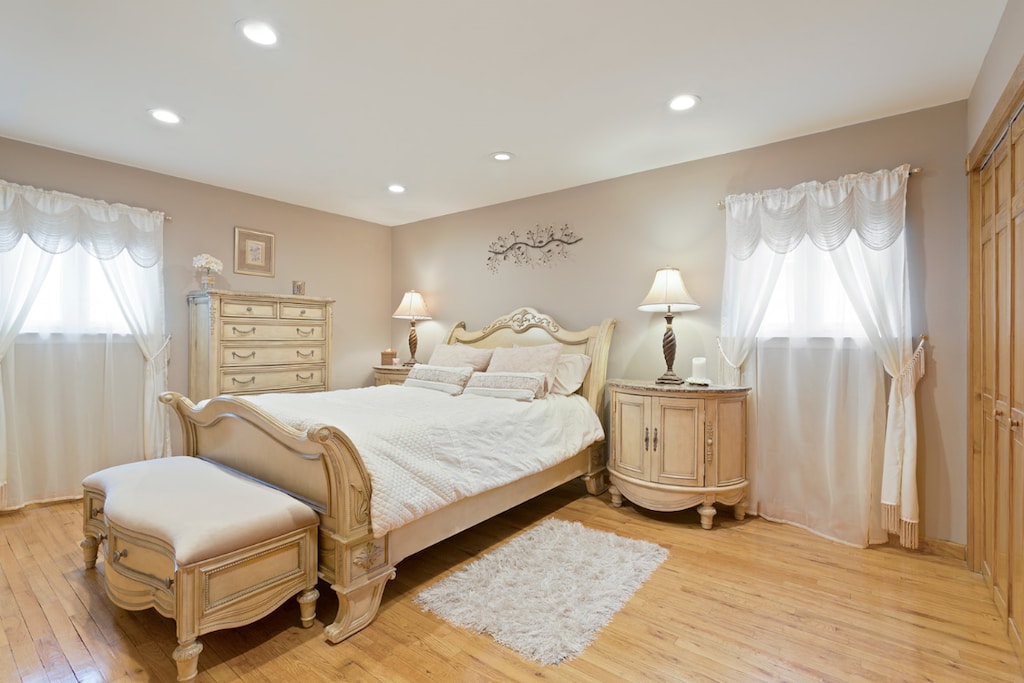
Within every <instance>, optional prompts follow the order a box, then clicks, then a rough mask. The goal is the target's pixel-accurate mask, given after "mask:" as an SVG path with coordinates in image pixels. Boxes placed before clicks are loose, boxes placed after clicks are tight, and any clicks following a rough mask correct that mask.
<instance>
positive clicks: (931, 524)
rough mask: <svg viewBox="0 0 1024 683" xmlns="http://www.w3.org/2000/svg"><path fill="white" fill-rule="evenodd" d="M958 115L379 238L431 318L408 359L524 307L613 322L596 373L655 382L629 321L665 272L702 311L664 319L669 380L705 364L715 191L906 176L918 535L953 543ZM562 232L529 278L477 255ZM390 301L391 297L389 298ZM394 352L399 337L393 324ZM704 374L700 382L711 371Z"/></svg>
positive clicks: (721, 161)
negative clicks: (695, 361)
mask: <svg viewBox="0 0 1024 683" xmlns="http://www.w3.org/2000/svg"><path fill="white" fill-rule="evenodd" d="M966 109H967V107H966V103H965V102H959V103H954V104H950V105H946V106H942V107H937V108H934V109H928V110H923V111H919V112H914V113H911V114H905V115H902V116H897V117H893V118H888V119H883V120H879V121H874V122H871V123H866V124H861V125H857V126H851V127H848V128H843V129H839V130H835V131H830V132H825V133H820V134H817V135H813V136H808V137H804V138H798V139H794V140H789V141H786V142H780V143H776V144H772V145H767V146H764V147H759V148H755V149H750V150H745V151H742V152H737V153H734V154H729V155H724V156H720V157H716V158H712V159H706V160H701V161H695V162H691V163H687V164H681V165H678V166H672V167H668V168H663V169H659V170H654V171H649V172H646V173H640V174H636V175H632V176H627V177H623V178H618V179H615V180H610V181H606V182H601V183H595V184H592V185H586V186H583V187H577V188H573V189H568V190H564V191H561V192H554V193H551V194H546V195H541V196H537V197H531V198H528V199H523V200H520V201H515V202H509V203H506V204H501V205H497V206H492V207H487V208H483V209H478V210H474V211H467V212H464V213H459V214H455V215H451V216H446V217H442V218H437V219H433V220H428V221H423V222H419V223H414V224H409V225H406V226H400V227H397V228H394V229H393V255H394V256H393V261H392V273H393V276H392V290H393V291H394V292H401V291H403V290H405V289H419V290H421V291H423V292H424V296H425V297H426V301H427V305H428V306H429V307H430V309H431V312H432V313H433V315H434V319H433V320H431V321H429V322H425V323H420V325H419V327H418V328H417V329H418V330H419V337H420V349H421V351H420V352H419V353H418V354H417V355H418V356H419V358H420V359H421V360H423V359H426V358H429V354H430V351H431V349H433V347H434V346H435V345H436V344H437V343H438V342H439V341H440V340H441V339H442V338H443V336H444V333H445V332H446V331H447V329H448V327H449V326H450V325H451V324H453V323H455V322H457V321H458V320H465V321H466V322H467V324H468V325H469V326H470V327H475V326H479V325H481V324H483V323H486V322H487V321H489V320H490V319H491V318H493V317H494V316H495V315H496V314H499V313H504V312H508V311H510V310H512V309H513V308H515V307H516V306H520V305H530V306H534V307H537V308H540V309H543V310H545V311H548V312H550V313H552V314H553V315H555V316H556V317H557V318H558V319H559V320H561V321H562V322H563V323H564V324H566V325H569V326H573V327H578V326H583V325H588V324H591V323H593V322H595V321H597V320H599V319H601V318H604V317H613V318H615V319H616V320H618V328H617V330H616V332H615V338H614V341H613V344H612V351H611V360H610V367H609V376H611V377H630V378H633V377H636V378H645V377H646V378H654V377H656V376H657V375H659V374H660V373H661V372H662V371H663V370H664V362H663V360H662V355H661V341H660V340H661V335H662V333H663V332H664V321H663V319H662V318H660V317H658V316H657V315H652V314H648V313H642V312H640V311H638V310H637V308H636V307H637V304H639V302H640V300H641V299H642V298H643V296H644V295H645V294H646V293H647V289H648V288H649V287H650V284H651V280H652V277H653V274H654V271H655V269H657V268H658V267H659V266H662V265H673V266H676V267H678V268H680V269H681V270H682V272H683V276H684V278H685V280H686V284H687V287H688V289H689V290H690V293H691V294H692V295H693V296H694V297H695V298H696V299H697V301H698V302H699V303H700V304H701V306H702V307H701V309H700V310H699V311H696V312H693V313H684V314H681V315H680V316H678V317H677V318H676V324H675V330H676V335H677V337H678V343H679V350H678V355H677V361H676V370H677V372H678V373H679V374H684V376H685V374H689V369H690V365H689V364H690V359H691V358H692V357H693V356H706V357H707V358H708V359H709V367H711V368H715V367H716V366H717V350H716V345H715V337H716V334H717V330H718V323H719V316H720V299H721V293H722V272H723V259H724V221H725V217H724V213H723V212H722V211H721V210H719V209H717V208H716V202H717V201H718V200H720V199H722V198H723V197H725V195H726V194H730V193H738V192H754V191H758V190H764V189H769V188H776V187H790V186H792V185H794V184H797V183H800V182H803V181H806V180H812V179H816V180H828V179H831V178H835V177H838V176H841V175H844V174H846V173H852V172H858V171H874V170H877V169H880V168H893V167H896V166H898V165H899V164H901V163H904V162H906V163H910V164H912V165H914V166H920V167H922V168H923V169H924V171H923V172H922V173H920V174H917V175H915V176H913V178H912V180H911V182H910V188H909V191H908V222H909V226H910V231H911V240H910V244H911V268H912V272H911V276H912V283H913V286H914V288H915V290H916V292H917V301H916V308H917V312H916V316H915V325H914V330H915V333H916V334H920V333H928V335H929V337H930V340H931V356H930V358H929V362H928V371H927V375H926V377H925V379H924V380H923V382H922V384H921V387H920V389H919V394H918V395H919V402H920V405H919V414H920V422H921V434H920V449H919V450H920V455H919V459H920V476H919V482H920V485H921V489H922V493H921V504H922V511H923V521H924V525H923V526H924V529H923V531H924V534H925V536H927V537H930V538H938V539H946V540H951V541H955V542H959V543H964V542H965V541H966V518H967V511H966V479H965V477H966V418H965V416H966V404H965V392H966V373H967V367H966V362H965V358H966V350H967V341H966V321H967V296H966V292H967V257H966V254H967V237H966V225H967V209H966V196H967V186H966V180H965V177H964V174H963V140H964V135H965V126H966ZM564 223H568V224H569V225H570V226H571V227H572V228H573V230H574V231H575V232H576V234H577V235H578V236H580V237H582V238H583V241H582V242H580V243H579V244H577V245H575V246H573V247H571V248H570V252H571V258H570V259H569V260H567V261H559V262H556V263H554V264H552V265H551V266H550V267H548V266H539V267H536V268H530V267H517V266H513V265H508V264H506V265H503V266H501V268H500V269H499V271H498V272H497V273H496V274H494V273H491V272H490V271H488V270H487V268H486V265H485V264H486V257H487V248H488V245H489V244H490V242H491V241H492V240H494V239H495V238H496V237H499V236H503V235H506V234H508V232H509V231H510V230H513V229H514V230H517V231H519V232H520V233H524V232H525V231H527V230H529V229H531V228H533V227H534V226H536V225H537V224H540V225H542V226H546V225H555V226H560V225H562V224H564ZM392 298H395V297H392ZM392 334H393V339H394V340H395V344H396V345H398V346H399V348H400V349H401V350H402V352H403V353H405V352H406V350H405V344H404V341H403V340H404V335H405V327H402V326H400V325H393V326H392ZM712 372H714V370H713V371H712Z"/></svg>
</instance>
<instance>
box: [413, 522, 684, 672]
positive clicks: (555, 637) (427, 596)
mask: <svg viewBox="0 0 1024 683" xmlns="http://www.w3.org/2000/svg"><path fill="white" fill-rule="evenodd" d="M666 557H668V551H667V550H665V549H664V548H662V547H661V546H658V545H655V544H654V543H648V542H647V541H638V540H636V539H632V538H623V537H622V536H617V535H615V534H612V533H608V532H605V531H595V530H594V529H588V528H587V527H585V526H583V525H582V524H580V523H579V522H565V521H562V520H558V519H548V520H545V521H544V522H542V523H541V524H539V525H538V526H536V527H534V528H533V529H530V530H529V531H527V532H526V533H524V534H522V535H520V536H517V537H516V538H514V539H512V540H511V541H509V542H508V543H506V544H505V545H503V546H501V547H500V548H498V549H497V550H494V551H492V552H490V553H488V554H487V555H485V556H483V557H481V558H480V559H479V560H476V561H475V562H473V563H472V564H470V565H468V566H467V567H465V568H464V569H461V570H460V571H458V572H456V573H455V574H452V575H451V576H449V577H447V578H445V579H444V580H442V581H440V582H439V583H436V584H434V585H433V586H431V587H430V588H427V589H426V590H424V591H423V592H421V593H420V594H419V595H417V596H416V598H415V602H416V603H417V604H418V605H420V606H421V607H423V608H424V609H426V610H429V611H431V612H433V613H435V614H437V615H438V616H440V617H441V618H443V619H445V620H447V621H448V622H450V623H452V624H454V625H456V626H459V627H461V628H466V629H470V630H472V631H475V632H477V633H487V634H489V635H491V636H492V637H493V638H494V640H496V641H497V642H499V643H501V644H502V645H505V646H507V647H510V648H512V649H513V650H515V651H516V652H518V653H520V654H521V655H523V656H524V657H526V658H528V659H532V660H534V661H537V662H540V663H541V664H557V663H558V662H560V661H562V660H564V659H571V658H572V657H575V656H576V655H578V654H579V653H581V652H582V651H583V650H584V649H585V648H586V647H587V646H588V645H589V644H590V643H591V642H592V641H593V640H594V638H595V637H596V636H597V633H598V631H600V630H601V628H602V627H603V626H604V625H605V624H607V623H608V622H609V621H611V619H612V617H613V616H614V615H615V613H616V612H618V611H619V610H620V609H621V608H622V606H623V605H625V604H626V601H628V600H629V598H630V597H631V596H632V595H633V593H634V592H636V590H637V589H638V588H639V587H640V586H641V585H642V584H643V583H644V581H646V580H647V579H648V577H650V575H651V574H652V573H653V572H654V570H655V569H657V568H658V565H660V564H661V563H662V562H663V561H664V560H665V558H666Z"/></svg>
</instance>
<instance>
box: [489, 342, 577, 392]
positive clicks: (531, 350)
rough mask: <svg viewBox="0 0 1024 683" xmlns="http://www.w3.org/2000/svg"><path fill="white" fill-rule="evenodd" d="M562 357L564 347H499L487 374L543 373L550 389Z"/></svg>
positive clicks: (548, 345) (558, 345) (556, 344)
mask: <svg viewBox="0 0 1024 683" xmlns="http://www.w3.org/2000/svg"><path fill="white" fill-rule="evenodd" d="M560 355H562V345H561V344H559V343H558V342H555V343H554V344H542V345H540V346H513V347H511V348H509V347H507V346H499V347H498V348H496V349H494V355H493V356H491V363H490V365H488V366H487V372H543V373H544V374H545V375H547V380H548V382H547V387H545V388H544V391H545V394H546V393H547V390H548V388H550V387H551V385H552V384H554V381H555V365H557V363H558V357H559V356H560Z"/></svg>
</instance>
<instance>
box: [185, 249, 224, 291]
mask: <svg viewBox="0 0 1024 683" xmlns="http://www.w3.org/2000/svg"><path fill="white" fill-rule="evenodd" d="M192 267H193V268H195V269H196V270H198V271H199V287H200V289H202V290H203V291H204V292H205V291H206V290H208V289H209V288H210V287H213V285H214V283H215V282H216V281H217V278H216V277H215V276H214V273H219V272H221V271H222V270H224V264H223V263H221V262H220V259H218V258H214V257H213V256H210V255H209V254H199V255H198V256H195V257H193V258H192Z"/></svg>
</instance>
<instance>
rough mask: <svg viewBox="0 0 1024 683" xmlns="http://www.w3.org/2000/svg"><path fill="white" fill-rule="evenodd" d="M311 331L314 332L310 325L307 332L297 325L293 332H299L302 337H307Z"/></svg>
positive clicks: (310, 334)
mask: <svg viewBox="0 0 1024 683" xmlns="http://www.w3.org/2000/svg"><path fill="white" fill-rule="evenodd" d="M313 332H314V329H313V328H312V327H311V328H309V332H303V331H302V330H301V329H299V328H298V327H296V328H295V333H296V334H301V335H302V336H303V337H309V336H312V334H313Z"/></svg>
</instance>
